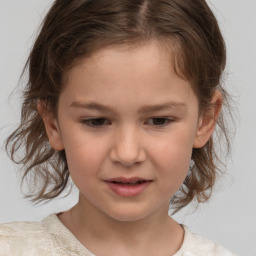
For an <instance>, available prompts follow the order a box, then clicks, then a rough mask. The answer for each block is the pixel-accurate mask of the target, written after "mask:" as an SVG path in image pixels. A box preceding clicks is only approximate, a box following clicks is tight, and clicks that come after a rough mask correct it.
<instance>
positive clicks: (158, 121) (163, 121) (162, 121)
mask: <svg viewBox="0 0 256 256" xmlns="http://www.w3.org/2000/svg"><path fill="white" fill-rule="evenodd" d="M171 121H172V120H171V119H169V118H165V117H154V118H151V119H150V120H149V124H150V125H154V126H165V125H167V124H169V123H170V122H171Z"/></svg>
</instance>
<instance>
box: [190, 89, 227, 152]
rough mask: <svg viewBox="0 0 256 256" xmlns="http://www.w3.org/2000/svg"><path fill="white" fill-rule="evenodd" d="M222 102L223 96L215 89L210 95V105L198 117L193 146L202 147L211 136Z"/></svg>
mask: <svg viewBox="0 0 256 256" xmlns="http://www.w3.org/2000/svg"><path fill="white" fill-rule="evenodd" d="M222 102H223V98H222V94H221V92H219V91H216V92H215V93H214V95H213V97H212V101H211V107H210V108H209V109H208V110H206V111H205V112H204V113H203V114H202V115H201V117H200V119H199V122H198V129H197V132H196V136H195V139H194V144H193V147H194V148H201V147H203V146H204V145H205V144H206V143H207V141H208V140H209V139H210V138H211V136H212V134H213V132H214V129H215V126H216V123H217V120H218V117H219V115H220V112H221V108H222Z"/></svg>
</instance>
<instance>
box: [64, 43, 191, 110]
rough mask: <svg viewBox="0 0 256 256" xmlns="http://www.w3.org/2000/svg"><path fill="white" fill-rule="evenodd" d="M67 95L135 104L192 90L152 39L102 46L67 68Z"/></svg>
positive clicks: (178, 96)
mask: <svg viewBox="0 0 256 256" xmlns="http://www.w3.org/2000/svg"><path fill="white" fill-rule="evenodd" d="M65 91H68V93H66V96H68V97H69V98H70V99H71V98H72V100H73V101H77V102H83V101H85V100H86V101H95V100H96V101H97V102H105V104H107V105H111V104H114V103H115V104H116V105H119V106H121V105H122V106H125V105H126V106H130V107H131V106H135V105H138V104H139V103H141V104H148V103H152V104H159V103H162V102H167V101H173V102H183V103H185V101H186V99H187V98H189V97H190V95H191V94H193V93H192V90H191V86H190V83H189V81H187V80H184V79H183V78H181V77H180V76H179V75H177V73H176V72H175V69H174V65H173V62H172V61H171V58H170V53H167V52H166V49H164V48H160V47H159V45H157V44H155V43H154V42H150V43H148V44H143V45H140V46H137V47H109V48H104V49H102V50H100V51H98V52H96V53H95V54H93V55H92V56H91V57H90V58H84V59H81V60H80V61H79V63H78V64H77V65H76V66H74V67H73V68H72V69H71V70H70V71H69V75H68V79H67V83H66V90H65Z"/></svg>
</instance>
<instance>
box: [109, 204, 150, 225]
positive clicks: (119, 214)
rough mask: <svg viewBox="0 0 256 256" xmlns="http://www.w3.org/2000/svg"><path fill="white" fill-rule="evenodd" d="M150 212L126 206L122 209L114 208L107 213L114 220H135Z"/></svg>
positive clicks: (146, 215) (144, 216)
mask: <svg viewBox="0 0 256 256" xmlns="http://www.w3.org/2000/svg"><path fill="white" fill-rule="evenodd" d="M150 214H151V213H150V212H148V211H143V209H135V208H131V209H129V208H128V207H127V208H124V209H115V211H114V212H113V211H112V212H111V213H110V212H109V213H108V214H107V215H108V216H109V217H111V218H112V219H114V220H116V221H122V222H135V221H140V220H143V219H145V218H147V217H148V216H149V215H150Z"/></svg>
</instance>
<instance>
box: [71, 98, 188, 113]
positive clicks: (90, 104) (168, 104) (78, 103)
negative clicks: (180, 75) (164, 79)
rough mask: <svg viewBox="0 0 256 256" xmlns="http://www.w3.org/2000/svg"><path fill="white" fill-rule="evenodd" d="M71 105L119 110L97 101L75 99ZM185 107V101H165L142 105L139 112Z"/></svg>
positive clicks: (101, 109) (104, 110)
mask: <svg viewBox="0 0 256 256" xmlns="http://www.w3.org/2000/svg"><path fill="white" fill-rule="evenodd" d="M70 106H71V107H74V108H85V109H89V110H98V111H101V112H106V113H112V114H116V115H117V111H116V110H115V109H114V108H113V107H111V106H107V105H103V104H99V103H96V102H81V101H73V102H72V103H71V104H70ZM184 108H186V104H185V103H181V102H165V103H162V104H156V105H145V106H142V107H141V108H140V109H139V110H138V114H147V113H152V112H157V111H163V110H168V109H184Z"/></svg>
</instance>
